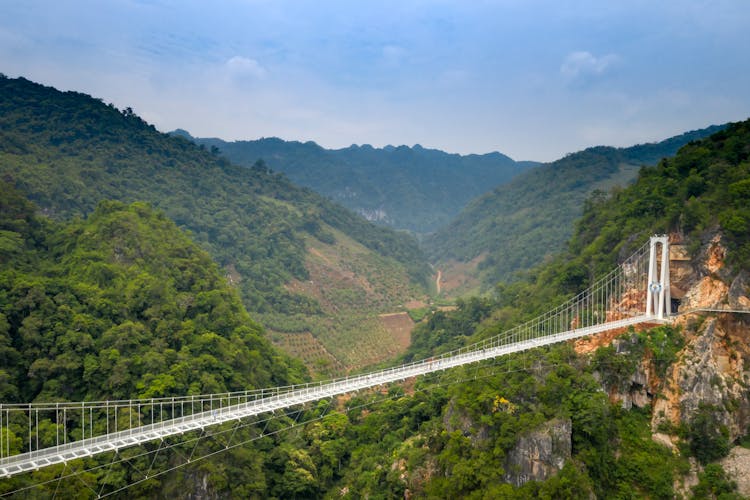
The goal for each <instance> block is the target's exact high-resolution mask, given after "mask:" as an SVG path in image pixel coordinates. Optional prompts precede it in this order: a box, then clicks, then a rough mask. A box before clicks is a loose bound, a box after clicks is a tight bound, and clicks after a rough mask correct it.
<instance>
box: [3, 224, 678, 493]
mask: <svg viewBox="0 0 750 500" xmlns="http://www.w3.org/2000/svg"><path fill="white" fill-rule="evenodd" d="M670 315H671V310H670V284H669V241H668V238H667V237H666V236H653V237H651V239H650V241H649V242H647V243H646V244H645V245H644V246H643V247H641V248H640V249H639V250H637V251H636V252H635V253H634V254H633V255H632V256H631V257H629V258H628V259H626V260H625V261H624V262H623V263H622V264H620V265H618V266H617V267H616V268H615V269H614V270H612V271H611V272H610V273H609V274H607V275H606V276H604V277H602V278H600V279H598V280H597V281H596V282H594V283H593V284H592V285H591V286H590V287H589V288H588V289H587V290H585V291H584V292H581V293H580V294H578V295H577V296H575V297H573V298H571V299H569V300H568V301H567V302H565V303H563V304H561V305H559V306H557V307H555V308H554V309H552V310H550V311H548V312H546V313H544V314H542V315H540V316H538V317H536V318H534V319H532V320H530V321H527V322H526V323H523V324H521V325H519V326H517V327H515V328H512V329H510V330H508V331H506V332H503V333H501V334H499V335H496V336H494V337H492V338H488V339H486V340H483V341H481V342H478V343H475V344H472V345H468V346H465V347H463V348H461V349H458V350H455V351H451V352H448V353H445V354H442V355H440V356H435V357H432V358H428V359H423V360H419V361H415V362H412V363H407V364H403V365H401V366H395V367H392V368H387V369H383V370H379V371H374V372H371V373H365V374H361V375H356V376H348V377H343V378H339V379H335V380H329V381H322V382H316V383H307V384H301V385H292V386H286V387H273V388H268V389H257V390H249V391H241V392H230V393H222V394H204V395H190V396H182V397H169V398H154V399H129V400H119V401H82V402H55V403H26V404H6V403H0V479H1V478H7V477H11V476H13V475H16V474H20V473H24V472H29V471H34V470H37V469H39V468H42V467H46V466H49V465H54V464H60V463H67V462H68V461H71V460H75V459H79V458H84V457H89V456H93V455H97V454H99V453H106V452H119V451H120V450H122V449H125V448H128V447H132V446H136V445H139V444H143V443H146V442H150V441H155V440H163V439H164V438H167V437H170V436H175V435H179V434H183V433H187V432H190V431H196V430H203V429H205V428H207V427H211V426H215V425H218V424H222V423H226V422H232V421H239V420H241V419H245V418H248V417H252V416H257V415H261V414H265V413H271V412H274V411H276V410H281V409H285V408H290V407H294V406H298V405H302V404H304V403H309V402H312V401H316V400H322V399H327V398H332V397H334V396H338V395H342V394H346V393H351V392H355V391H359V390H363V389H368V388H372V387H378V386H382V385H386V384H390V383H392V382H398V381H402V380H405V379H408V378H412V377H417V376H421V375H425V374H429V373H434V372H438V371H443V370H448V369H450V368H454V367H457V366H461V365H466V364H469V363H476V362H479V361H483V360H487V359H491V358H497V357H499V356H504V355H507V354H511V353H517V352H522V351H526V350H529V349H534V348H537V347H542V346H546V345H550V344H554V343H557V342H563V341H568V340H573V339H577V338H580V337H585V336H589V335H595V334H597V333H601V332H604V331H611V330H615V329H624V328H626V327H628V326H631V325H636V324H639V323H645V322H652V323H653V322H661V321H666V320H668V318H669V316H670Z"/></svg>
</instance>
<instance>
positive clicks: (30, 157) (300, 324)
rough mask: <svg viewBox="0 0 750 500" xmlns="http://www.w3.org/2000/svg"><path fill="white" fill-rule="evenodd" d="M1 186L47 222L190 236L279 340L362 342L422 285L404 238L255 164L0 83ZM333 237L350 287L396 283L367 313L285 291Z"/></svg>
mask: <svg viewBox="0 0 750 500" xmlns="http://www.w3.org/2000/svg"><path fill="white" fill-rule="evenodd" d="M0 176H2V178H4V179H6V180H7V181H8V182H10V183H11V184H13V185H15V186H16V187H17V188H18V189H19V190H20V191H21V192H22V193H24V194H25V195H26V196H28V198H29V199H30V200H32V201H34V202H35V203H37V204H38V205H39V206H40V208H41V209H42V211H43V212H44V213H45V214H47V215H49V216H50V217H52V218H55V219H58V220H67V219H70V218H71V217H84V216H86V215H88V214H90V213H92V212H93V210H94V208H95V207H96V205H97V203H99V201H101V200H107V199H112V200H120V201H123V202H127V203H130V202H134V201H146V202H148V203H150V204H151V205H153V206H154V207H156V208H158V209H160V210H162V211H163V212H164V213H165V214H166V215H167V216H168V217H169V218H171V219H172V220H174V221H175V222H176V223H177V225H178V226H180V227H182V228H185V229H188V230H190V232H191V237H192V238H193V239H194V240H195V241H197V242H198V243H199V244H200V245H201V246H202V247H203V248H204V249H205V250H207V251H208V252H209V254H210V255H211V256H212V258H213V259H214V260H215V261H216V262H217V263H219V265H220V266H221V267H222V268H224V269H225V270H226V273H227V275H228V276H230V278H231V280H232V282H233V284H234V285H235V286H236V287H238V288H239V290H240V292H241V296H242V299H243V301H244V303H245V305H246V307H247V309H248V310H249V311H250V312H251V313H252V314H254V315H255V318H256V319H260V320H261V321H263V322H264V323H265V322H267V321H268V322H269V323H273V324H271V325H270V326H272V327H274V328H275V329H280V330H282V331H284V332H289V333H296V332H301V331H308V330H312V331H313V332H316V331H320V330H324V327H323V326H320V325H327V326H329V327H330V328H332V329H333V330H334V333H336V334H337V335H339V336H342V335H343V336H347V335H350V334H351V335H352V336H354V337H353V338H354V339H357V338H360V339H362V340H363V341H366V340H367V339H369V338H370V336H369V335H368V334H370V333H372V328H377V325H376V324H375V323H376V321H375V320H373V319H372V318H376V316H377V313H379V312H386V311H391V310H393V309H394V308H396V307H397V306H398V305H400V304H401V303H403V302H404V301H405V300H408V299H409V298H411V297H412V296H414V295H415V294H419V293H421V292H420V290H421V287H423V286H424V285H425V284H426V281H427V277H428V275H429V269H428V267H427V265H426V263H425V260H424V257H423V255H422V253H421V251H420V249H419V248H418V245H417V242H416V241H415V240H414V239H413V238H411V237H409V236H407V235H405V234H400V233H396V232H394V231H393V230H390V229H388V228H385V227H379V226H375V225H373V224H371V223H368V222H367V221H365V220H364V219H362V218H360V217H358V216H356V215H355V214H353V213H352V212H350V211H348V210H346V209H344V208H342V207H340V206H339V205H336V204H334V203H332V202H330V201H327V200H326V199H324V198H322V197H321V196H319V195H317V194H315V193H313V192H312V191H310V190H308V189H303V188H299V187H297V186H295V185H293V184H292V183H291V182H289V181H288V180H287V179H286V178H285V177H284V176H283V175H281V174H277V173H272V172H270V170H269V169H268V168H267V167H266V166H265V165H264V164H262V163H258V164H255V165H254V166H253V167H252V168H245V167H239V166H234V165H232V164H230V163H229V162H228V161H227V160H226V159H224V158H220V157H218V156H217V155H215V154H212V153H211V152H208V151H206V150H205V149H204V148H200V147H198V146H196V145H195V144H193V143H192V142H190V141H187V140H184V139H181V138H176V137H171V136H169V135H166V134H162V133H159V132H157V131H156V130H155V129H154V128H153V126H151V125H148V124H147V123H145V122H144V121H143V120H141V119H140V118H139V117H137V116H136V115H134V114H133V113H132V112H131V111H130V110H129V109H126V110H124V111H120V110H118V109H116V108H114V107H113V106H111V105H105V104H104V103H102V102H101V101H98V100H96V99H93V98H91V97H89V96H86V95H84V94H79V93H75V92H59V91H57V90H55V89H53V88H49V87H44V86H41V85H38V84H35V83H32V82H30V81H28V80H24V79H9V78H5V77H2V78H0ZM336 234H341V235H343V237H342V238H340V240H341V241H342V243H341V245H343V247H342V252H344V251H345V249H346V248H348V247H349V246H351V244H356V245H358V246H359V247H360V248H361V252H360V253H361V254H363V255H362V256H360V258H359V259H358V262H364V264H362V266H360V267H357V265H358V264H357V263H352V262H351V261H350V260H347V259H346V258H343V261H342V262H334V263H332V267H334V268H337V267H341V266H344V267H346V268H347V272H350V273H353V275H354V276H361V275H363V274H364V275H365V276H364V278H363V279H362V280H360V282H359V283H360V284H359V285H358V286H359V287H360V288H365V289H367V288H368V286H369V285H367V280H368V279H372V280H377V279H378V278H377V276H375V275H374V274H373V273H372V272H371V271H370V270H369V269H370V268H371V267H373V266H377V268H378V269H380V271H379V272H380V273H381V274H385V275H387V276H389V277H390V278H391V279H395V280H396V281H398V286H393V287H391V288H390V289H389V292H388V293H385V295H384V296H382V297H379V298H378V301H379V302H378V304H377V305H376V306H373V304H372V303H371V297H370V296H368V295H367V294H365V293H360V294H358V295H357V298H355V300H353V301H351V302H350V303H349V304H347V305H345V306H342V307H340V308H338V309H336V310H332V309H326V308H325V307H323V306H321V303H320V302H319V300H318V298H317V295H319V293H318V292H319V291H318V290H312V291H305V290H296V291H295V287H294V286H293V284H294V283H297V282H306V281H309V279H310V278H309V270H308V268H307V265H308V261H309V259H310V252H309V245H308V242H309V241H317V242H320V243H321V244H326V245H330V246H333V247H335V248H338V247H339V245H340V244H339V239H337V237H336V236H335V235H336ZM333 254H334V255H338V254H337V253H336V252H333ZM318 286H322V287H325V286H326V284H325V283H324V282H319V283H318ZM287 316H294V317H295V318H297V320H296V321H295V322H294V325H290V323H289V321H286V320H284V321H279V318H284V317H287ZM354 317H358V318H363V319H365V318H371V319H370V320H369V324H370V325H372V327H368V326H364V327H362V326H361V325H356V326H355V325H353V324H352V321H351V318H354ZM300 318H301V319H300ZM336 318H339V319H340V320H338V319H336ZM344 319H346V321H344ZM325 330H326V331H329V329H328V328H325ZM353 343H354V344H355V345H356V344H357V341H356V340H355V341H354V342H353ZM380 347H382V346H376V348H380ZM370 348H371V347H368V349H370ZM383 353H384V354H383V355H385V351H383Z"/></svg>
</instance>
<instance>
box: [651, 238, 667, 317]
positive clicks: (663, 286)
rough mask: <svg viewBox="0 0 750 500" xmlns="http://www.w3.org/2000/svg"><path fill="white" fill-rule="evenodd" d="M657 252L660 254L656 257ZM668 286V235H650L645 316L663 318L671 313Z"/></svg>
mask: <svg viewBox="0 0 750 500" xmlns="http://www.w3.org/2000/svg"><path fill="white" fill-rule="evenodd" d="M659 252H661V256H660V257H657V254H658V253H659ZM669 287H670V285H669V237H668V236H666V235H661V236H652V237H651V243H650V249H649V264H648V290H647V292H646V316H656V318H657V319H664V317H665V316H669V315H671V314H672V305H671V297H670V291H669Z"/></svg>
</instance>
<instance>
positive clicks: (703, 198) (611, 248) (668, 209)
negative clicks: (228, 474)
mask: <svg viewBox="0 0 750 500" xmlns="http://www.w3.org/2000/svg"><path fill="white" fill-rule="evenodd" d="M749 183H750V121H748V122H744V123H740V124H734V125H730V126H729V127H728V128H727V129H726V130H725V131H721V132H719V133H717V134H715V135H712V136H711V137H709V138H707V139H704V140H702V141H699V142H696V143H692V144H690V145H687V146H685V147H683V148H682V149H681V150H680V152H679V153H678V154H677V156H676V157H675V158H674V159H670V160H665V161H663V162H660V163H659V165H657V166H655V167H650V168H646V169H644V170H642V172H641V173H640V174H639V176H638V178H637V179H636V180H635V182H634V184H633V185H632V186H630V187H628V188H624V189H616V190H615V191H613V192H611V194H610V195H602V196H597V197H595V198H592V199H590V200H589V202H588V203H587V204H586V209H585V213H584V216H583V218H582V219H580V222H579V223H578V224H577V226H576V229H575V231H574V238H573V241H572V243H571V244H570V249H569V250H568V251H567V252H564V253H563V254H560V255H557V256H555V257H554V258H553V259H552V260H551V262H549V263H547V264H544V265H542V266H538V267H536V268H535V269H533V270H532V271H531V272H530V273H528V274H527V275H526V277H525V279H524V280H522V281H517V282H515V283H513V284H511V285H503V286H501V287H499V288H498V290H497V294H496V296H494V297H492V298H482V299H476V298H474V299H469V300H465V301H459V303H458V309H457V310H456V311H452V312H438V313H435V314H434V315H433V316H432V317H431V318H430V319H429V321H427V322H426V323H423V324H422V325H420V326H419V327H418V328H417V331H416V332H415V333H414V335H413V341H414V342H413V344H412V348H411V349H410V353H409V354H408V355H407V359H408V358H411V357H414V358H425V357H429V356H432V355H434V354H435V353H439V352H444V351H447V350H449V349H452V348H455V347H458V346H461V345H465V344H467V343H470V342H473V341H476V340H480V339H482V338H486V337H489V336H492V335H495V334H498V333H500V332H502V331H505V330H506V329H507V328H509V327H512V326H513V325H515V324H518V323H519V322H521V321H524V320H526V319H529V318H530V317H533V316H535V315H537V314H539V313H542V312H545V311H548V310H549V309H550V308H551V307H554V305H555V304H558V303H561V302H562V301H563V300H565V299H567V298H569V297H570V296H572V295H574V294H576V293H578V292H579V291H581V290H582V289H584V288H585V287H586V286H587V285H588V283H589V281H590V280H591V279H592V278H593V277H594V276H596V275H601V272H602V271H603V270H610V269H611V268H612V266H613V265H614V264H615V263H617V262H620V261H621V260H622V259H623V258H624V257H626V256H627V255H628V254H629V253H630V252H631V251H632V250H634V249H635V248H637V247H639V246H640V245H642V244H643V243H644V241H647V240H648V237H649V236H650V235H652V234H654V233H660V232H668V233H670V234H672V235H673V237H674V238H681V242H682V244H684V245H685V246H686V247H687V248H691V249H692V251H693V254H694V255H693V258H694V260H693V261H691V262H690V263H689V264H688V267H689V268H690V269H693V271H692V272H693V273H695V276H694V277H693V278H691V280H692V282H693V284H695V285H697V288H696V289H700V283H702V282H705V281H706V280H708V281H711V282H714V283H716V282H722V283H724V286H726V287H727V289H729V288H730V286H729V285H730V284H732V286H731V288H732V289H733V290H735V291H734V292H731V291H730V292H728V293H729V294H734V299H732V300H736V301H739V302H742V301H743V300H744V301H745V303H750V298H749V297H750V289H748V288H747V276H748V272H750V251H749V250H750V212H748V210H749V209H748V207H750V198H749V196H750V191H748V189H747V188H748V185H750V184H749ZM717 236H722V238H725V239H726V265H725V266H724V267H721V268H720V270H718V271H715V270H712V269H709V268H708V267H707V265H706V263H705V262H704V261H702V260H701V259H707V258H708V257H707V255H706V251H707V248H711V245H712V244H711V242H712V241H715V239H716V237H717ZM722 241H724V239H722ZM683 272H684V271H683ZM677 274H679V273H677ZM676 276H677V275H676ZM746 316H747V315H742V314H732V313H724V314H718V315H716V314H707V315H706V314H704V315H693V316H690V317H688V318H683V320H681V321H678V322H677V323H676V324H674V325H661V326H658V327H655V328H653V327H651V328H648V329H646V330H644V331H634V330H629V331H626V332H624V333H623V334H622V335H621V336H620V337H619V338H618V339H617V340H616V341H615V343H613V344H612V345H609V342H602V343H601V344H600V345H599V347H598V348H596V345H595V346H594V348H593V349H592V351H591V352H590V353H584V352H577V350H576V348H577V346H576V345H575V344H574V343H572V342H571V343H565V344H561V345H557V346H552V347H549V348H544V349H536V350H534V351H531V352H527V353H525V354H518V355H513V356H508V357H504V358H501V359H498V360H495V361H493V362H486V363H482V364H476V365H470V366H467V367H463V368H458V369H453V370H451V371H449V372H446V373H445V374H442V375H435V376H429V377H424V378H420V379H418V380H417V381H415V382H414V383H413V384H412V383H408V384H404V386H403V387H394V388H391V390H390V392H389V394H388V397H385V398H384V397H383V395H382V394H380V393H377V394H360V395H358V396H357V397H355V398H353V399H351V400H348V401H347V405H348V407H349V408H355V409H354V410H351V411H349V412H347V413H346V414H344V415H341V416H336V418H335V419H334V418H331V419H330V420H329V421H328V422H327V423H324V424H321V425H318V424H310V425H308V426H306V427H305V430H304V431H303V432H301V433H299V434H297V435H295V436H294V439H293V441H292V442H293V443H295V445H297V446H299V447H300V449H304V450H305V451H306V453H307V456H309V458H310V459H311V462H310V465H309V466H308V470H324V469H325V468H326V467H328V464H330V463H331V462H332V461H333V463H338V468H337V469H336V471H335V472H334V473H333V475H332V476H331V475H322V476H321V478H320V479H318V480H317V481H310V482H309V483H308V485H307V486H308V489H307V490H306V491H305V492H306V495H307V496H309V497H319V496H325V495H328V496H329V497H331V496H335V495H341V496H343V497H344V498H348V497H350V496H351V497H374V498H404V497H418V498H508V499H534V498H566V499H567V498H570V499H573V498H664V499H671V498H725V499H739V498H741V497H740V496H739V494H738V492H737V483H735V482H734V481H732V480H731V479H730V478H729V477H728V475H727V471H726V470H725V469H724V467H723V466H722V465H721V463H720V462H719V459H721V458H722V457H724V456H726V455H727V453H728V451H729V449H730V448H731V447H733V446H738V445H739V446H744V447H745V448H746V447H747V446H748V442H749V441H748V433H749V432H750V419H748V418H747V413H746V411H747V409H748V408H750V395H748V393H747V378H746V374H745V373H744V372H743V369H739V370H735V369H734V368H732V367H730V366H729V365H727V366H726V367H725V368H723V369H722V368H721V366H720V362H719V361H717V360H720V359H723V357H726V356H730V357H731V359H732V360H734V361H733V363H734V362H736V363H738V366H746V365H744V363H747V362H749V361H750V349H747V348H746V344H747V340H748V338H749V336H750V334H749V333H748V332H750V324H749V323H748V321H749V320H748V319H747V317H746ZM730 352H731V354H729V355H728V354H727V353H730ZM703 370H705V371H706V373H702V371H703ZM722 370H723V371H722ZM697 383H700V384H704V385H701V386H700V387H701V389H700V390H699V389H697V388H696V384H697ZM704 388H705V390H704ZM635 393H637V394H639V395H641V397H642V398H643V400H642V401H638V400H637V399H636V398H635V397H633V396H632V394H635ZM670 398H674V400H675V401H671V400H670ZM383 399H385V401H383ZM377 401H379V402H377ZM626 403H627V404H626ZM670 404H675V405H677V408H678V409H682V410H683V411H682V412H681V413H680V414H679V417H678V418H677V420H674V421H671V420H669V419H668V418H666V417H665V415H663V414H662V413H660V411H657V409H656V408H658V406H657V405H670ZM688 404H690V405H692V406H688ZM360 405H365V409H360ZM657 438H659V439H657ZM323 450H327V451H330V452H331V453H330V454H325V453H324V452H323ZM325 470H330V469H325ZM740 474H741V473H740ZM341 492H346V493H344V494H342V493H341Z"/></svg>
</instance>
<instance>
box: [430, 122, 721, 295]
mask: <svg viewBox="0 0 750 500" xmlns="http://www.w3.org/2000/svg"><path fill="white" fill-rule="evenodd" d="M720 129H721V127H709V128H707V129H703V130H699V131H695V132H689V133H686V134H683V135H681V136H678V137H674V138H671V139H667V140H666V141H663V142H660V143H657V144H644V145H639V146H633V147H630V148H624V149H622V148H620V149H618V148H611V147H594V148H589V149H586V150H585V151H580V152H578V153H574V154H570V155H567V156H566V157H564V158H562V159H560V160H557V161H555V162H553V163H549V164H545V165H542V166H540V167H538V168H534V169H531V170H529V171H527V172H524V173H523V174H521V175H519V176H517V177H515V178H514V179H513V180H511V181H510V182H508V183H507V184H505V185H502V186H500V187H498V188H496V189H495V190H494V191H492V192H490V193H487V194H485V195H483V196H480V197H479V198H477V199H475V200H473V201H472V202H471V203H469V204H468V205H467V206H466V208H465V209H464V210H463V211H462V212H461V214H460V215H459V216H458V217H456V219H454V220H453V221H452V222H451V223H450V224H448V225H447V226H445V227H443V228H442V229H440V230H439V231H437V233H435V235H434V236H432V237H430V238H428V239H426V240H425V241H424V247H425V249H426V250H427V251H428V253H429V255H430V258H431V259H432V260H433V261H447V260H449V259H456V260H458V261H461V262H469V261H471V260H472V259H474V258H476V257H478V256H479V255H482V254H485V253H486V254H487V256H486V257H485V258H484V260H483V261H482V262H481V263H480V264H479V267H478V270H477V271H478V273H479V275H480V277H481V280H482V282H483V283H484V285H485V287H486V288H491V287H492V286H494V285H495V284H496V283H498V282H500V281H502V282H506V283H507V282H508V281H511V280H514V279H518V276H517V275H515V273H516V272H517V271H519V270H526V269H529V268H531V267H534V266H536V265H538V264H540V263H541V262H542V261H543V260H544V259H545V258H547V257H549V256H550V255H555V254H557V253H558V252H560V251H561V250H563V249H564V245H565V242H566V241H567V240H568V239H569V238H570V237H571V236H572V234H573V230H572V229H573V226H574V222H575V220H576V219H577V218H578V217H580V215H581V212H582V210H584V209H585V208H586V207H585V203H584V202H585V201H586V199H587V198H588V197H589V196H590V194H591V193H600V196H601V195H603V193H604V192H606V190H608V189H610V188H611V187H613V186H625V185H628V184H630V183H631V182H632V181H633V180H634V179H635V178H636V176H637V175H638V169H639V168H640V166H641V165H644V164H654V163H656V162H657V161H658V160H659V159H660V158H662V157H665V156H672V155H674V154H675V153H676V152H677V149H678V148H679V147H680V146H682V145H684V144H686V143H688V142H689V141H691V140H696V139H700V138H702V137H706V136H708V135H709V134H711V133H713V132H716V131H717V130H720Z"/></svg>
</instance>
